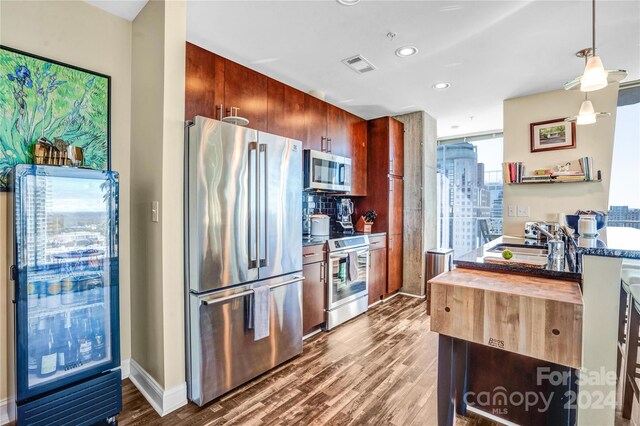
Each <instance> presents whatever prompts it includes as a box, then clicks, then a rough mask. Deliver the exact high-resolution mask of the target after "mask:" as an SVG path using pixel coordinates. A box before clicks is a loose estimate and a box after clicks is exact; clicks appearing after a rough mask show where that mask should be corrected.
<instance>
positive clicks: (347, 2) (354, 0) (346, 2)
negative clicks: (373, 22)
mask: <svg viewBox="0 0 640 426" xmlns="http://www.w3.org/2000/svg"><path fill="white" fill-rule="evenodd" d="M336 1H337V2H338V3H340V4H341V5H343V6H353V5H354V4H358V3H360V0H336Z"/></svg>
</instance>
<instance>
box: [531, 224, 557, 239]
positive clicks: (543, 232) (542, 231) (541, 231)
mask: <svg viewBox="0 0 640 426" xmlns="http://www.w3.org/2000/svg"><path fill="white" fill-rule="evenodd" d="M533 229H536V230H537V231H538V232H540V233H541V234H543V235H544V236H545V237H547V241H552V240H557V239H558V237H556V236H555V235H553V234H552V233H551V232H549V231H547V230H546V229H544V228H543V227H542V226H540V225H533Z"/></svg>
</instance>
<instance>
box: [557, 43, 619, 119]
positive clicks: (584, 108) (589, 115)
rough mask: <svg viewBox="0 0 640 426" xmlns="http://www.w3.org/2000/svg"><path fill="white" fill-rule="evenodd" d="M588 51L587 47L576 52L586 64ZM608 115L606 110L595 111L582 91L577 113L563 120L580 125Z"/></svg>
mask: <svg viewBox="0 0 640 426" xmlns="http://www.w3.org/2000/svg"><path fill="white" fill-rule="evenodd" d="M590 51H591V49H589V48H587V49H582V50H581V51H580V52H578V56H582V57H584V61H585V62H586V63H587V65H588V64H589V62H588V60H587V57H588V56H589V52H590ZM609 115H611V114H610V113H608V112H595V109H594V108H593V103H591V101H590V100H589V97H588V93H587V92H584V101H582V104H581V105H580V111H579V112H578V115H574V116H573V117H569V118H566V119H565V120H564V121H575V122H576V124H578V125H580V126H581V125H584V124H593V123H595V122H596V121H597V120H598V118H602V117H607V116H609Z"/></svg>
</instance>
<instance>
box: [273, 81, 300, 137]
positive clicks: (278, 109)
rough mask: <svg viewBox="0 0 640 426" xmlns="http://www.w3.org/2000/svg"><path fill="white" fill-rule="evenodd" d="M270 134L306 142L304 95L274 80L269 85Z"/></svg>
mask: <svg viewBox="0 0 640 426" xmlns="http://www.w3.org/2000/svg"><path fill="white" fill-rule="evenodd" d="M267 128H268V132H269V133H273V134H275V135H281V136H286V137H288V138H292V139H297V140H300V141H302V140H304V138H305V128H304V93H303V92H301V91H300V90H297V89H294V88H293V87H291V86H287V85H286V84H284V83H281V82H279V81H277V80H274V79H272V78H270V79H269V81H268V85H267Z"/></svg>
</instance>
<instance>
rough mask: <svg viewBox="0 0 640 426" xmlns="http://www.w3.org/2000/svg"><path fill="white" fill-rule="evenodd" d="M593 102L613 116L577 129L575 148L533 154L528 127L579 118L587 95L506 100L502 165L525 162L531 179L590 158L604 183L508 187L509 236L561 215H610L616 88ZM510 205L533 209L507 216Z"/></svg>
mask: <svg viewBox="0 0 640 426" xmlns="http://www.w3.org/2000/svg"><path fill="white" fill-rule="evenodd" d="M589 98H590V99H591V100H592V102H593V105H594V108H595V109H596V110H597V111H607V112H610V113H611V116H610V117H607V118H603V119H601V120H598V121H597V123H595V124H591V125H586V126H576V128H577V132H576V148H575V149H564V150H557V151H546V152H538V153H532V152H530V141H529V124H530V123H535V122H539V121H545V120H552V119H555V118H561V117H562V118H564V117H568V116H572V115H575V114H577V112H578V110H579V108H580V104H581V102H582V101H583V99H584V94H583V93H582V92H580V91H565V90H555V91H552V92H546V93H539V94H536V95H531V96H524V97H520V98H514V99H507V100H505V101H504V161H522V162H523V163H524V164H525V167H526V170H527V172H528V173H529V174H531V172H533V170H535V169H542V168H553V166H554V165H556V164H559V163H565V162H567V161H577V160H578V158H580V157H587V156H590V157H593V160H594V168H595V170H602V182H601V183H593V182H591V183H570V184H554V185H505V188H504V205H503V218H504V231H503V232H504V234H505V235H522V233H523V226H524V222H527V221H531V220H555V219H556V214H557V213H565V214H573V213H575V211H576V210H578V209H582V210H587V209H592V210H604V211H606V210H608V208H609V207H608V205H609V182H610V177H611V160H612V155H613V136H614V132H615V121H616V108H617V102H618V85H617V84H612V85H609V86H608V87H607V88H605V89H602V90H599V91H596V92H591V93H590V94H589ZM576 169H578V170H579V167H576ZM509 205H524V206H529V207H530V215H529V217H509V216H508V213H507V212H508V210H507V209H508V206H509Z"/></svg>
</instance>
